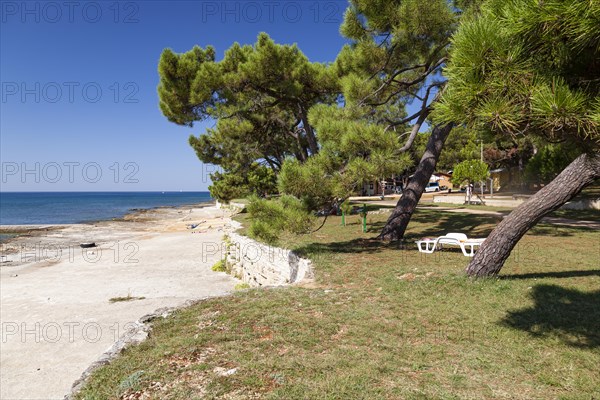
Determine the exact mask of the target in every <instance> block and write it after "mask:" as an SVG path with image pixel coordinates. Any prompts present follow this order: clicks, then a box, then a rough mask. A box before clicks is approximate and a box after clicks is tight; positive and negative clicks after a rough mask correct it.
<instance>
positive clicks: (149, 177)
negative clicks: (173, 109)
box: [0, 0, 347, 191]
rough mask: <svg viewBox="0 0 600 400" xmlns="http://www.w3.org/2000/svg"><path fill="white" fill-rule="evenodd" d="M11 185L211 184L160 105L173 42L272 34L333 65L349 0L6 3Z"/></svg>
mask: <svg viewBox="0 0 600 400" xmlns="http://www.w3.org/2000/svg"><path fill="white" fill-rule="evenodd" d="M0 4H1V8H0V11H1V15H0V21H1V32H0V33H1V35H0V49H1V50H0V52H1V53H0V60H1V61H0V80H1V83H2V88H1V89H2V93H1V99H0V100H1V103H0V106H1V110H0V129H1V131H0V133H1V135H0V158H1V162H2V177H1V181H0V185H1V188H0V189H1V190H3V191H80V190H81V191H103V190H115V191H138V190H139V191H143V190H161V191H162V190H165V191H166V190H184V191H194V190H207V187H208V185H209V184H210V181H209V178H208V174H209V173H210V172H211V171H213V170H214V167H212V166H207V165H202V163H201V162H200V161H199V160H198V159H197V158H196V155H195V154H194V152H193V150H192V149H191V148H190V146H189V145H188V142H187V140H188V136H189V135H190V134H195V135H198V134H201V133H203V132H204V130H205V128H206V125H203V124H197V125H196V126H195V127H194V128H186V127H181V126H178V125H175V124H173V123H170V122H168V121H167V119H166V118H165V117H164V116H163V115H162V114H161V112H160V110H159V108H158V98H157V94H156V86H157V83H158V73H157V62H158V59H159V56H160V53H161V51H162V50H163V49H164V48H166V47H170V48H172V49H173V50H174V51H176V52H184V51H187V50H189V49H191V48H192V46H194V45H200V46H202V47H205V46H207V45H213V46H214V47H215V48H216V49H217V53H218V57H219V58H221V57H222V56H223V53H224V51H225V50H226V49H227V48H229V47H230V46H231V44H232V43H234V42H236V41H237V42H240V43H242V44H246V43H254V42H255V40H256V37H257V35H258V33H259V32H262V31H264V32H267V33H269V35H271V37H272V38H273V39H274V40H275V41H276V42H278V43H297V44H298V45H299V47H300V48H301V49H302V51H303V52H304V53H305V54H306V55H307V56H308V58H309V59H310V60H311V61H321V62H327V61H333V60H334V59H335V57H336V54H337V53H338V51H339V49H340V48H341V47H342V45H343V44H344V43H345V40H344V38H342V37H341V35H340V34H339V25H340V23H341V21H342V17H343V13H344V10H345V8H346V6H347V2H346V0H343V1H337V0H332V1H329V0H321V1H318V0H303V1H283V0H282V1H270V0H268V1H168V2H167V1H120V2H116V1H110V0H109V1H89V2H88V1H72V2H63V1H58V2H38V1H30V2H22V1H4V0H3V1H1V3H0Z"/></svg>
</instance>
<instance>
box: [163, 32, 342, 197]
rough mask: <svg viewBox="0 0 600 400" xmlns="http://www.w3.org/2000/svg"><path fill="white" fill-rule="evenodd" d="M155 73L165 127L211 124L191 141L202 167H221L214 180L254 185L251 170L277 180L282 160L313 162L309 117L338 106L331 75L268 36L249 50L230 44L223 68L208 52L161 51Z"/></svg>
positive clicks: (315, 144)
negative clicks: (314, 110)
mask: <svg viewBox="0 0 600 400" xmlns="http://www.w3.org/2000/svg"><path fill="white" fill-rule="evenodd" d="M158 70H159V75H160V83H159V86H158V94H159V99H160V108H161V110H162V112H163V114H164V115H165V116H166V117H167V118H168V119H169V121H171V122H174V123H176V124H179V125H184V126H190V127H191V126H193V125H194V123H195V122H197V121H203V120H213V121H216V125H215V126H214V127H213V128H210V129H207V131H206V132H205V133H204V134H202V135H200V136H198V137H195V136H191V137H190V145H191V146H192V147H193V148H194V150H195V151H196V154H197V155H198V158H200V160H202V161H203V162H206V163H211V164H215V165H218V166H220V167H222V169H223V172H222V173H221V175H220V176H216V175H215V176H213V178H214V179H215V180H219V179H221V180H223V179H229V180H230V181H243V182H247V183H248V184H251V183H252V182H253V180H252V179H251V177H250V176H248V174H249V173H250V172H251V171H252V170H253V167H252V165H253V164H255V163H258V164H261V165H264V166H266V167H268V168H270V169H271V170H272V171H273V173H274V174H277V173H278V171H279V170H280V168H281V165H282V163H283V161H284V160H285V159H286V158H289V157H291V158H295V159H298V160H302V161H305V160H306V159H307V158H308V157H309V156H311V155H313V154H317V153H318V151H319V146H318V142H317V138H316V135H315V132H314V129H313V127H312V126H311V125H310V124H309V123H308V110H309V109H310V107H312V106H313V105H315V104H318V103H321V102H323V103H333V102H335V101H336V98H337V96H338V94H339V87H338V80H337V76H336V74H335V71H333V69H332V68H329V67H328V66H326V65H324V64H320V63H311V62H309V61H308V59H307V58H306V56H305V55H304V54H302V52H301V51H300V50H299V49H298V48H297V46H295V45H279V44H276V43H274V42H273V40H271V38H269V36H268V35H267V34H265V33H261V34H260V35H259V36H258V39H257V42H256V44H255V45H253V46H249V45H247V46H241V45H239V44H237V43H235V44H233V45H232V46H231V48H229V49H228V50H227V51H226V52H225V56H224V58H223V59H222V60H220V61H217V60H216V57H215V50H214V48H212V47H210V46H209V47H207V48H206V49H202V48H200V47H198V46H196V47H194V48H192V50H190V51H188V52H186V53H183V54H176V53H174V52H173V51H172V50H170V49H166V50H164V51H163V53H162V55H161V57H160V61H159V66H158ZM223 174H234V175H240V176H239V177H233V176H231V177H228V178H223V177H224V176H225V175H223ZM217 185H219V184H217ZM222 186H224V185H222ZM254 189H258V188H254ZM254 189H253V191H256V190H254ZM229 192H230V190H229V189H227V190H225V191H223V190H215V191H214V193H215V194H217V193H229ZM228 195H229V194H228Z"/></svg>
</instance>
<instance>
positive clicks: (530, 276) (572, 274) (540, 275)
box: [499, 269, 600, 280]
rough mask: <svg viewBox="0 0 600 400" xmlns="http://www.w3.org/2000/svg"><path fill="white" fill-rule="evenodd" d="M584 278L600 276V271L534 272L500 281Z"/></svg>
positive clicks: (502, 277) (504, 276)
mask: <svg viewBox="0 0 600 400" xmlns="http://www.w3.org/2000/svg"><path fill="white" fill-rule="evenodd" d="M584 276H600V269H590V270H587V271H553V272H532V273H529V274H512V275H501V276H500V277H499V278H500V279H508V280H513V279H542V278H579V277H584Z"/></svg>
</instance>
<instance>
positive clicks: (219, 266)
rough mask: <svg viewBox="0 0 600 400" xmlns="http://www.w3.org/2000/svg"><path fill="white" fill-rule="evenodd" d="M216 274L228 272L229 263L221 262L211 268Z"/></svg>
mask: <svg viewBox="0 0 600 400" xmlns="http://www.w3.org/2000/svg"><path fill="white" fill-rule="evenodd" d="M211 269H212V270H213V271H215V272H227V262H226V261H225V260H219V261H217V262H216V263H215V265H213V266H212V267H211Z"/></svg>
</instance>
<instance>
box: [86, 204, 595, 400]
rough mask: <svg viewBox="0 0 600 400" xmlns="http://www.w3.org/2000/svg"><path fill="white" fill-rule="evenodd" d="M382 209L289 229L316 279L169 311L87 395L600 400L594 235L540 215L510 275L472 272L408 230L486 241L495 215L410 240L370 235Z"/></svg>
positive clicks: (435, 214)
mask: <svg viewBox="0 0 600 400" xmlns="http://www.w3.org/2000/svg"><path fill="white" fill-rule="evenodd" d="M386 217H387V215H385V214H384V215H374V216H372V217H369V219H370V224H369V232H368V233H366V234H363V233H361V225H360V217H359V216H358V215H352V216H348V217H347V222H348V226H346V227H342V226H341V218H340V217H329V219H328V222H327V223H326V225H325V226H324V227H323V229H322V230H320V231H319V232H317V233H315V234H313V235H304V236H287V237H285V238H283V245H285V246H287V247H291V248H294V249H296V250H297V251H298V252H300V253H301V254H303V255H304V256H307V257H310V258H311V259H313V261H314V263H315V268H316V280H315V282H313V283H311V284H307V285H304V286H291V287H285V288H277V289H249V290H245V291H240V292H236V293H235V294H234V295H232V296H229V297H223V298H218V299H211V300H207V301H204V302H202V303H199V304H197V305H194V306H192V307H189V308H186V309H182V310H180V311H178V312H176V313H175V314H173V315H172V316H170V317H168V318H166V319H164V320H159V321H157V322H156V323H155V324H154V329H153V331H152V333H151V335H150V337H149V338H148V340H147V341H145V342H144V343H142V344H141V345H139V346H136V347H131V348H129V349H127V350H125V352H124V353H123V355H122V356H120V357H119V358H117V359H116V360H115V361H114V362H112V363H111V364H109V365H107V366H104V367H102V368H100V369H99V370H97V371H96V372H95V373H94V374H93V376H92V379H91V380H90V382H89V384H88V385H87V386H86V387H85V389H84V390H83V392H81V393H80V395H79V398H81V399H110V398H119V397H121V396H126V395H130V394H132V393H134V392H135V391H139V393H146V394H147V395H149V398H155V399H200V398H202V399H216V398H223V399H254V398H264V399H286V400H288V399H344V400H345V399H464V398H469V399H495V398H498V399H499V398H503V399H504V398H513V399H590V398H598V397H600V386H599V385H598V382H600V369H599V368H598V365H600V335H599V331H600V322H599V321H600V307H598V305H599V304H600V289H599V288H600V268H599V266H598V261H599V260H600V233H598V232H595V231H592V230H585V229H572V228H565V227H556V226H551V225H540V226H539V227H537V228H535V229H533V230H532V231H531V232H530V233H529V234H528V235H526V236H525V237H524V238H523V240H522V241H521V242H520V243H519V245H518V246H517V248H516V249H515V251H513V254H512V255H511V257H510V258H509V260H508V261H507V264H506V266H505V267H504V269H503V270H502V276H501V277H500V278H495V279H482V280H472V279H469V278H467V277H465V275H464V273H463V270H464V268H465V266H466V264H467V262H468V259H467V258H465V257H464V256H462V253H460V251H459V250H456V251H455V250H449V251H443V252H436V253H433V254H421V253H419V252H418V251H416V246H415V245H414V242H413V241H414V240H416V239H417V238H420V237H423V236H437V235H439V234H440V233H443V232H448V231H461V232H467V233H468V234H469V236H476V237H478V236H486V235H487V234H488V233H489V232H490V231H491V229H492V228H493V227H494V226H495V224H496V223H497V218H495V217H489V216H481V215H470V214H460V213H443V212H439V211H435V210H420V211H417V213H416V214H415V215H414V217H413V221H412V222H411V225H410V229H409V231H408V232H407V237H406V241H405V242H404V243H401V244H394V245H385V244H382V243H380V242H377V241H375V240H373V238H374V237H375V236H376V234H377V233H378V231H379V230H380V229H381V227H382V226H383V224H384V222H385V219H386ZM246 218H247V216H240V217H239V219H241V220H242V221H244V220H245V219H246ZM233 368H237V369H236V372H235V373H234V374H231V375H228V376H224V375H223V374H222V373H221V372H220V371H224V370H231V369H233ZM157 382H158V383H157ZM159 388H162V389H159Z"/></svg>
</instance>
